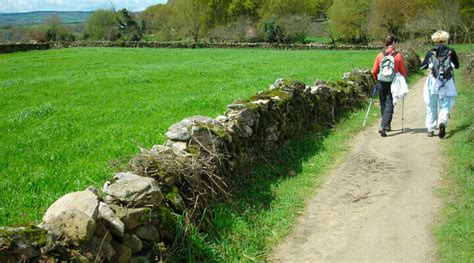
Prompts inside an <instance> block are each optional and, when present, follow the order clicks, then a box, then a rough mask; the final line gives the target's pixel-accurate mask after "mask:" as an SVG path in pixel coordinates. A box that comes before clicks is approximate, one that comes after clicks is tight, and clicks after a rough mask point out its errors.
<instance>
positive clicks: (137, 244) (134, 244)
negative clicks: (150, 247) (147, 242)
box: [123, 234, 143, 254]
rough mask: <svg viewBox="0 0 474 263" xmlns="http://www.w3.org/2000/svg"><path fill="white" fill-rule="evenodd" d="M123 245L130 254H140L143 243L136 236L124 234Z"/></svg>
mask: <svg viewBox="0 0 474 263" xmlns="http://www.w3.org/2000/svg"><path fill="white" fill-rule="evenodd" d="M123 244H124V245H125V246H127V247H129V248H130V249H131V250H132V254H135V253H137V252H140V251H141V250H142V249H143V242H142V241H141V240H140V238H138V237H137V236H136V235H132V234H125V235H124V236H123Z"/></svg>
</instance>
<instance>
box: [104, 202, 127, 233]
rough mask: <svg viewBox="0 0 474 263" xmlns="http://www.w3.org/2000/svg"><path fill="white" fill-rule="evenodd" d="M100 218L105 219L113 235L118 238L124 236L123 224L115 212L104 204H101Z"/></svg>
mask: <svg viewBox="0 0 474 263" xmlns="http://www.w3.org/2000/svg"><path fill="white" fill-rule="evenodd" d="M99 218H101V219H103V220H104V222H105V225H106V226H107V228H108V229H109V230H110V232H111V233H112V234H114V235H115V236H118V237H122V236H123V231H124V228H125V227H124V225H123V222H122V221H120V219H119V218H118V217H117V216H116V215H115V213H114V211H112V209H110V207H109V206H108V205H107V204H106V203H103V202H100V204H99Z"/></svg>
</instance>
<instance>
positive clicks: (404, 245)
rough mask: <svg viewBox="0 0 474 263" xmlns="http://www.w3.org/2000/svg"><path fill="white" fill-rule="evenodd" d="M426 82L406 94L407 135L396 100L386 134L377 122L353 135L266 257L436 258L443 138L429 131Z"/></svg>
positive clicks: (320, 259)
mask: <svg viewBox="0 0 474 263" xmlns="http://www.w3.org/2000/svg"><path fill="white" fill-rule="evenodd" d="M425 79H426V78H422V79H421V80H419V81H418V82H417V83H416V84H415V85H414V86H413V87H412V88H411V90H410V93H409V94H408V96H407V98H406V99H405V114H404V117H405V118H404V119H405V120H404V132H403V133H402V132H401V106H400V105H397V106H396V107H395V114H394V117H393V121H392V129H393V131H391V132H389V133H388V137H385V138H382V137H381V136H380V135H379V134H378V133H377V130H378V126H379V125H380V121H379V120H378V121H377V122H376V123H375V124H374V125H373V126H372V127H368V128H367V129H365V130H364V131H362V132H361V133H359V134H358V135H356V137H355V138H354V140H353V145H352V148H351V151H350V153H349V154H348V156H347V158H346V159H345V161H343V162H342V163H341V164H340V165H338V166H337V167H336V168H335V170H334V171H333V172H331V174H330V175H329V176H328V177H327V179H326V181H325V183H324V184H323V185H322V186H321V188H320V189H319V190H318V193H317V194H316V196H314V198H312V199H311V200H309V201H308V203H307V207H306V209H305V211H304V213H303V214H302V215H301V217H300V218H299V220H298V221H297V224H296V226H295V228H294V231H293V233H292V234H291V235H290V236H289V237H288V238H287V239H286V240H284V241H283V242H282V243H281V244H280V245H279V246H278V247H277V248H276V249H275V250H274V252H273V253H272V255H270V257H269V258H268V260H269V261H276V262H341V261H356V262H433V261H436V247H435V240H434V237H433V235H432V226H433V224H434V223H436V220H437V218H438V213H439V208H440V206H441V202H440V200H439V199H438V198H437V197H436V195H435V190H436V189H437V188H438V187H439V186H440V183H441V175H442V172H443V157H442V152H441V149H442V144H443V140H441V139H439V138H438V137H432V138H429V137H427V136H426V130H425V128H424V119H425V107H426V106H425V104H424V102H423V96H422V91H423V84H424V81H425ZM400 103H401V102H400Z"/></svg>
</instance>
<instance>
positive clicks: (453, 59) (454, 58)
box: [420, 44, 459, 69]
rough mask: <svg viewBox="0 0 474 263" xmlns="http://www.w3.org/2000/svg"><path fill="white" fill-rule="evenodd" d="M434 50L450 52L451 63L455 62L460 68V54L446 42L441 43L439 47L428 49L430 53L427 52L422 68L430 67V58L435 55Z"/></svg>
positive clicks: (443, 52) (439, 52)
mask: <svg viewBox="0 0 474 263" xmlns="http://www.w3.org/2000/svg"><path fill="white" fill-rule="evenodd" d="M433 52H435V53H436V54H445V53H446V52H450V57H451V63H453V65H454V68H455V69H457V68H459V60H458V55H456V51H454V49H452V48H449V47H448V46H446V45H444V44H441V45H439V46H437V47H434V48H432V49H431V50H430V51H428V53H426V56H425V59H424V60H423V63H422V64H421V67H420V69H427V68H428V67H429V64H430V58H431V56H432V55H433Z"/></svg>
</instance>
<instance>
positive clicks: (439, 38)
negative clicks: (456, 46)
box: [431, 30, 449, 43]
mask: <svg viewBox="0 0 474 263" xmlns="http://www.w3.org/2000/svg"><path fill="white" fill-rule="evenodd" d="M431 40H433V42H434V43H448V40H449V33H448V32H446V31H442V30H438V31H436V32H435V33H434V34H433V35H432V36H431Z"/></svg>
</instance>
